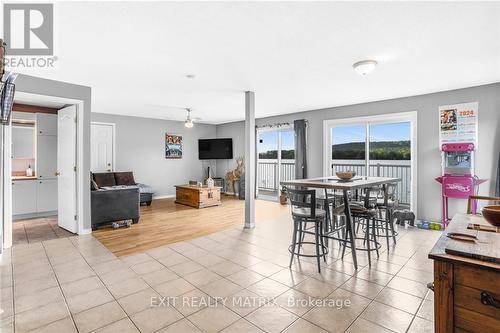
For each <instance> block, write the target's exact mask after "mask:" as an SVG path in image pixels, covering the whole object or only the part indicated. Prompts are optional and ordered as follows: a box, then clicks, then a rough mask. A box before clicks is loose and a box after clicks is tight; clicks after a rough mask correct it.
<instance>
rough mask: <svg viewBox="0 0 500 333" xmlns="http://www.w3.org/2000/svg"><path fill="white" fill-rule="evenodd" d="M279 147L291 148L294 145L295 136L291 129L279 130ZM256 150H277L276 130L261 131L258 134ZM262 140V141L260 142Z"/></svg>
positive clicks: (283, 148)
mask: <svg viewBox="0 0 500 333" xmlns="http://www.w3.org/2000/svg"><path fill="white" fill-rule="evenodd" d="M281 133H282V134H281V149H282V150H292V149H294V146H295V136H294V132H293V130H290V131H284V132H281ZM258 140H259V141H258V144H257V151H258V152H259V153H262V152H265V151H268V150H277V149H278V148H277V147H278V132H261V133H259V136H258ZM260 140H262V143H260Z"/></svg>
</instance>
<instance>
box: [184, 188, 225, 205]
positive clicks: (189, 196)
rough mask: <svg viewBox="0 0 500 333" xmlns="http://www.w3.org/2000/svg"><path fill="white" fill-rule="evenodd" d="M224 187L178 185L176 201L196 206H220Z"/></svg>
mask: <svg viewBox="0 0 500 333" xmlns="http://www.w3.org/2000/svg"><path fill="white" fill-rule="evenodd" d="M221 188H222V187H218V186H214V187H207V186H197V185H176V186H175V203H178V204H182V205H187V206H191V207H195V208H205V207H212V206H220V205H221V204H222V203H221V201H220V190H221Z"/></svg>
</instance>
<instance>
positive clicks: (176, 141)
mask: <svg viewBox="0 0 500 333" xmlns="http://www.w3.org/2000/svg"><path fill="white" fill-rule="evenodd" d="M165 158H182V136H181V135H175V134H165Z"/></svg>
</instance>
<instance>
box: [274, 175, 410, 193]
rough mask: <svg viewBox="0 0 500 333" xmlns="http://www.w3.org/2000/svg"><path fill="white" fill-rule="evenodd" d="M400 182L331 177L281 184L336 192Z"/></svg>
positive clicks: (368, 178) (357, 177)
mask: <svg viewBox="0 0 500 333" xmlns="http://www.w3.org/2000/svg"><path fill="white" fill-rule="evenodd" d="M400 180H401V179H400V178H391V177H367V176H356V177H354V178H353V179H352V180H350V181H343V180H341V179H340V178H338V177H335V176H330V177H318V178H308V179H296V180H287V181H283V182H280V184H281V185H285V186H304V187H312V188H326V189H335V190H353V189H361V188H367V187H372V186H376V185H383V184H389V183H397V182H399V181H400Z"/></svg>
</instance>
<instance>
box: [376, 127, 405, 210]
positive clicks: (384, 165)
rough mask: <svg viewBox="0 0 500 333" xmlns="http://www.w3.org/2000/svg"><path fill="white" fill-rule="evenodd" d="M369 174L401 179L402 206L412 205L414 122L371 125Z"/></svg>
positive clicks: (400, 196) (400, 194)
mask: <svg viewBox="0 0 500 333" xmlns="http://www.w3.org/2000/svg"><path fill="white" fill-rule="evenodd" d="M368 132H369V135H370V136H369V140H368V145H369V149H370V154H369V157H368V163H369V170H368V175H369V176H376V177H395V178H400V179H401V181H400V182H399V183H398V186H397V188H396V195H397V198H398V201H399V203H400V204H401V205H404V206H407V208H409V206H410V204H411V123H410V122H398V123H378V124H377V123H376V124H369V125H368Z"/></svg>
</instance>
